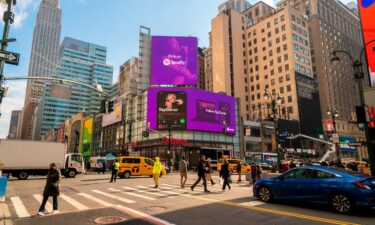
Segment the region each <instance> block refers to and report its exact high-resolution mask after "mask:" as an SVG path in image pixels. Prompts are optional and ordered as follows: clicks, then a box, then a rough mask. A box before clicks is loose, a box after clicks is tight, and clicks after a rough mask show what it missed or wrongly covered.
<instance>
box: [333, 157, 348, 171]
mask: <svg viewBox="0 0 375 225" xmlns="http://www.w3.org/2000/svg"><path fill="white" fill-rule="evenodd" d="M333 165H334V166H336V167H338V168H343V169H345V166H344V165H343V164H342V162H341V159H340V158H337V159H336V161H335V162H334V163H333Z"/></svg>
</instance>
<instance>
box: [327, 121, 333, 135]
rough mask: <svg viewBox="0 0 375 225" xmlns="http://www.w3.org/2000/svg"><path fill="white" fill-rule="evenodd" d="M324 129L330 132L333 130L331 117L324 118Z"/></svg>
mask: <svg viewBox="0 0 375 225" xmlns="http://www.w3.org/2000/svg"><path fill="white" fill-rule="evenodd" d="M326 129H327V131H328V132H332V131H333V129H334V128H333V120H332V119H327V120H326Z"/></svg>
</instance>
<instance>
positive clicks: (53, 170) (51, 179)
mask: <svg viewBox="0 0 375 225" xmlns="http://www.w3.org/2000/svg"><path fill="white" fill-rule="evenodd" d="M60 182H61V172H60V169H59V168H57V166H56V164H55V163H51V164H50V169H49V171H48V175H47V180H46V185H45V187H44V191H43V201H42V205H41V206H40V208H39V212H38V215H39V216H44V212H45V210H46V209H45V207H46V203H47V201H48V198H49V196H52V198H53V212H52V213H59V210H58V206H59V205H58V199H57V197H58V196H59V195H60Z"/></svg>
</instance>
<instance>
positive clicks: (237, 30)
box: [211, 2, 321, 136]
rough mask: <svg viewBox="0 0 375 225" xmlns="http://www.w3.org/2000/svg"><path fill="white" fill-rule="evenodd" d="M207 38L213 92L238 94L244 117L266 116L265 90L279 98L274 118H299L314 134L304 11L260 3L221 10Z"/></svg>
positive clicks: (314, 96)
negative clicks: (280, 98)
mask: <svg viewBox="0 0 375 225" xmlns="http://www.w3.org/2000/svg"><path fill="white" fill-rule="evenodd" d="M211 38H212V42H211V43H212V44H211V48H212V67H213V68H212V71H213V76H212V86H213V91H214V92H222V91H224V92H226V93H228V94H230V95H233V96H235V97H240V101H241V116H242V117H243V118H244V120H258V119H265V118H268V119H269V116H270V101H269V100H268V101H266V100H265V99H264V97H263V96H264V93H265V89H267V90H268V91H269V92H270V93H271V94H273V95H276V94H279V95H280V97H282V99H283V100H282V103H281V104H280V107H278V109H277V112H278V116H280V117H282V118H284V119H288V120H295V121H299V132H301V133H304V134H310V135H315V136H316V135H317V134H318V133H319V130H321V126H320V121H321V118H320V116H318V117H316V116H315V115H316V114H317V115H319V114H320V105H319V95H318V93H317V90H316V88H315V87H316V80H315V78H314V76H313V71H312V69H313V68H312V60H311V55H310V42H309V32H308V26H307V21H306V19H305V18H304V14H302V13H300V12H299V11H298V10H296V9H295V8H293V7H291V6H285V7H284V8H280V9H278V10H276V9H274V8H272V7H271V6H269V5H267V4H265V3H264V2H258V3H256V4H254V5H252V6H251V7H250V8H248V9H247V10H245V11H243V12H242V13H238V12H237V11H235V10H229V11H223V12H221V13H219V15H218V16H216V17H215V18H214V19H213V20H212V31H211ZM276 97H277V95H276ZM266 103H268V106H267V105H266ZM316 118H317V119H316ZM317 123H318V124H319V125H317V126H316V124H317Z"/></svg>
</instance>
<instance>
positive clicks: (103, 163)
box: [102, 161, 107, 174]
mask: <svg viewBox="0 0 375 225" xmlns="http://www.w3.org/2000/svg"><path fill="white" fill-rule="evenodd" d="M102 165H103V166H102V171H103V174H105V172H107V164H106V161H103V162H102Z"/></svg>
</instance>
